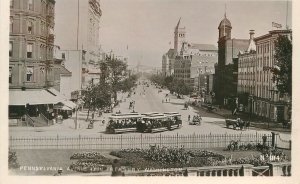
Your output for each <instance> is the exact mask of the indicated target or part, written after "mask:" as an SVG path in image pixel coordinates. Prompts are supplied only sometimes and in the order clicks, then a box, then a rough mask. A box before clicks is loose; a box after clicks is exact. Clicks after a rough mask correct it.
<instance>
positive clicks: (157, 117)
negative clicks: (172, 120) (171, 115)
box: [143, 114, 167, 119]
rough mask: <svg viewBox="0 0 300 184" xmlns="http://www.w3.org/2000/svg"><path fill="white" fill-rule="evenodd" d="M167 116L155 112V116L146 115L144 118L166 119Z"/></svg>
mask: <svg viewBox="0 0 300 184" xmlns="http://www.w3.org/2000/svg"><path fill="white" fill-rule="evenodd" d="M164 118H167V116H165V115H164V114H155V115H153V116H144V117H143V119H164Z"/></svg>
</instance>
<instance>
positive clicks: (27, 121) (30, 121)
mask: <svg viewBox="0 0 300 184" xmlns="http://www.w3.org/2000/svg"><path fill="white" fill-rule="evenodd" d="M25 122H26V125H27V126H28V124H29V125H30V126H33V127H34V120H33V119H32V118H31V117H30V116H29V115H28V114H25Z"/></svg>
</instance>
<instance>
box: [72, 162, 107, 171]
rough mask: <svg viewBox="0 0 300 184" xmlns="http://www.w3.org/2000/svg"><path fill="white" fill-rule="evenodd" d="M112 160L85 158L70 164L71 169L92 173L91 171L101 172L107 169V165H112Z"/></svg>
mask: <svg viewBox="0 0 300 184" xmlns="http://www.w3.org/2000/svg"><path fill="white" fill-rule="evenodd" d="M111 163H112V162H111V160H109V159H100V160H97V159H85V160H78V161H77V162H75V163H72V164H71V165H70V169H72V170H74V171H77V172H84V173H91V172H101V171H105V170H107V165H111Z"/></svg>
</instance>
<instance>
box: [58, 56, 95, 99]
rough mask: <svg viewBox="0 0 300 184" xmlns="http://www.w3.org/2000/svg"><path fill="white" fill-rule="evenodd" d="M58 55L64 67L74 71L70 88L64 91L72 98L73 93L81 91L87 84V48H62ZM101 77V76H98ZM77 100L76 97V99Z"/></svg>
mask: <svg viewBox="0 0 300 184" xmlns="http://www.w3.org/2000/svg"><path fill="white" fill-rule="evenodd" d="M57 57H58V58H59V57H60V58H61V59H62V62H63V65H64V67H65V68H66V69H67V70H68V71H70V72H72V76H71V79H70V84H68V85H69V88H67V89H66V91H64V92H63V93H64V95H65V96H67V97H70V99H72V97H71V94H72V93H74V92H75V91H80V90H81V89H83V88H84V85H85V84H87V77H88V67H87V62H86V51H85V50H60V51H58V53H57ZM98 78H99V76H98ZM74 100H75V99H74Z"/></svg>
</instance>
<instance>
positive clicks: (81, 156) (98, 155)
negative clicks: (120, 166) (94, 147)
mask: <svg viewBox="0 0 300 184" xmlns="http://www.w3.org/2000/svg"><path fill="white" fill-rule="evenodd" d="M70 159H71V160H72V159H105V157H104V156H102V155H101V153H99V152H85V153H74V154H73V155H72V156H71V157H70Z"/></svg>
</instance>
